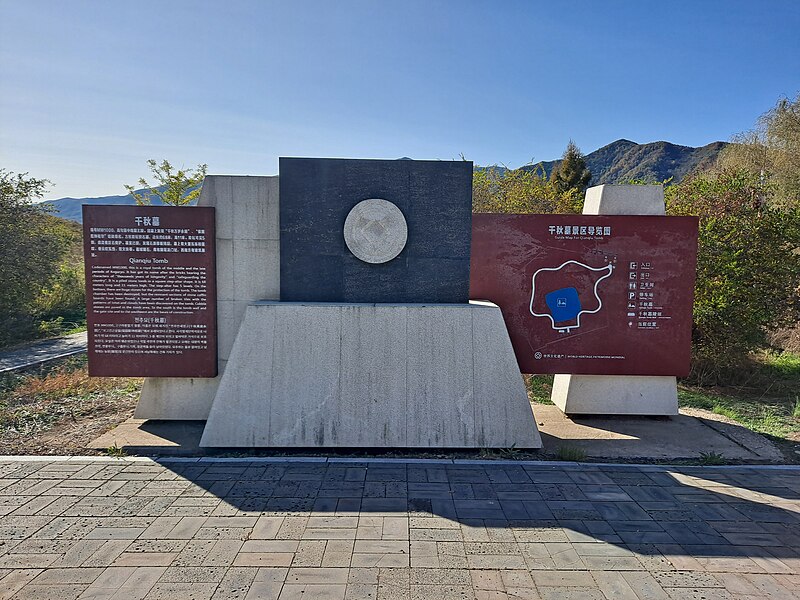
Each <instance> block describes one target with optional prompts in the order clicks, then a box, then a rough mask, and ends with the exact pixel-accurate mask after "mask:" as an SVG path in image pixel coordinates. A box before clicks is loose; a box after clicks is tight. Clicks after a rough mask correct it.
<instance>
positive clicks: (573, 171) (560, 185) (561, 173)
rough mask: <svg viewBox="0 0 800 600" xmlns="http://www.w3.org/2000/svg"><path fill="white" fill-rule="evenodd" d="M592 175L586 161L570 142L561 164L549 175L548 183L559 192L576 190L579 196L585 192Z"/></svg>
mask: <svg viewBox="0 0 800 600" xmlns="http://www.w3.org/2000/svg"><path fill="white" fill-rule="evenodd" d="M591 180H592V173H591V172H590V171H589V169H587V168H586V159H585V158H584V156H583V154H582V153H581V151H580V148H578V146H577V145H575V142H573V141H572V140H570V141H569V144H567V149H566V150H565V151H564V154H563V155H562V157H561V162H559V163H558V165H557V166H556V167H555V168H554V169H553V171H552V173H550V181H551V182H552V183H553V185H555V187H556V189H557V190H558V191H559V192H567V191H569V190H577V192H578V193H579V194H581V195H583V193H584V192H585V191H586V188H587V187H588V185H589V182H590V181H591Z"/></svg>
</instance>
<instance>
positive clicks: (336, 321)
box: [135, 159, 541, 448]
mask: <svg viewBox="0 0 800 600" xmlns="http://www.w3.org/2000/svg"><path fill="white" fill-rule="evenodd" d="M471 182H472V163H467V162H460V161H459V162H442V161H408V160H400V161H373V160H343V159H281V164H280V178H279V177H222V176H209V177H207V178H206V182H205V184H204V187H203V191H202V194H201V198H200V205H204V206H215V207H216V215H217V223H216V230H217V244H216V246H217V279H218V289H217V298H218V305H217V329H218V337H219V340H218V348H219V362H218V366H219V369H218V370H219V375H218V376H217V377H216V378H211V379H191V378H189V379H178V378H156V379H148V380H147V381H146V382H145V386H144V389H143V391H142V397H141V400H140V403H139V406H138V407H137V410H136V415H135V416H136V417H137V418H147V419H201V420H202V419H207V423H206V427H205V431H204V433H203V437H202V440H201V446H203V447H268V446H273V447H323V446H324V447H336V446H340V447H392V446H394V447H443V448H444V447H471V448H474V447H500V448H503V447H512V446H516V447H519V448H539V447H541V439H540V436H539V433H538V430H537V428H536V423H535V420H534V418H533V414H532V411H531V407H530V403H529V401H528V397H527V393H526V390H525V386H524V383H523V381H522V377H521V375H520V373H519V370H518V368H517V365H516V360H515V357H514V353H513V349H512V347H511V343H510V340H509V337H508V333H507V331H506V328H505V325H504V323H503V319H502V314H501V312H500V309H499V308H498V307H497V306H495V305H493V304H490V303H485V302H469V264H470V236H471Z"/></svg>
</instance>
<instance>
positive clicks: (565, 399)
mask: <svg viewBox="0 0 800 600" xmlns="http://www.w3.org/2000/svg"><path fill="white" fill-rule="evenodd" d="M550 399H551V400H552V401H553V404H555V405H556V406H557V407H558V408H560V409H561V410H562V411H564V413H565V414H568V415H650V416H656V415H660V416H671V415H677V414H678V383H677V381H676V379H675V378H674V377H644V376H634V375H627V376H625V377H619V376H617V377H613V376H608V375H556V376H555V377H554V378H553V392H552V394H551V395H550Z"/></svg>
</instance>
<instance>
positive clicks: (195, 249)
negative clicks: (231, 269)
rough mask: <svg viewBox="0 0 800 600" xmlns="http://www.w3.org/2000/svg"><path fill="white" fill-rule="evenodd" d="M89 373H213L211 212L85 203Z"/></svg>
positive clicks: (212, 374)
mask: <svg viewBox="0 0 800 600" xmlns="http://www.w3.org/2000/svg"><path fill="white" fill-rule="evenodd" d="M83 240H84V241H83V244H84V247H83V250H84V258H85V264H86V314H87V324H88V330H89V375H92V376H102V377H106V376H117V377H215V376H216V375H217V323H216V314H217V311H216V279H215V276H216V274H215V256H216V253H215V249H214V240H215V235H214V209H213V208H212V207H197V206H192V207H176V206H84V207H83Z"/></svg>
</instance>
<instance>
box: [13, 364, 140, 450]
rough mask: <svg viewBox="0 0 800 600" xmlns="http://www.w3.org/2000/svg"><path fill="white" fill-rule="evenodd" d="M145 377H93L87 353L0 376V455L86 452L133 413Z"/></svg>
mask: <svg viewBox="0 0 800 600" xmlns="http://www.w3.org/2000/svg"><path fill="white" fill-rule="evenodd" d="M140 388H141V380H140V379H129V378H117V377H89V375H88V372H87V369H86V358H85V357H77V358H72V359H69V360H67V361H65V362H63V363H61V364H59V365H58V366H56V367H49V368H46V369H42V370H39V371H36V372H31V373H26V374H23V375H19V374H14V375H7V376H5V377H4V378H3V379H2V380H0V454H85V453H86V452H87V451H86V450H85V445H86V444H87V443H89V442H90V441H92V440H93V439H94V438H96V437H97V436H99V435H101V434H102V433H104V432H106V431H108V430H109V429H111V428H112V427H114V426H115V425H117V424H118V423H120V422H122V421H124V420H125V419H127V418H129V417H130V416H131V415H132V414H133V409H134V407H135V405H136V400H137V398H138V396H139V390H140Z"/></svg>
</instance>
